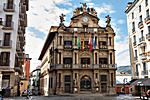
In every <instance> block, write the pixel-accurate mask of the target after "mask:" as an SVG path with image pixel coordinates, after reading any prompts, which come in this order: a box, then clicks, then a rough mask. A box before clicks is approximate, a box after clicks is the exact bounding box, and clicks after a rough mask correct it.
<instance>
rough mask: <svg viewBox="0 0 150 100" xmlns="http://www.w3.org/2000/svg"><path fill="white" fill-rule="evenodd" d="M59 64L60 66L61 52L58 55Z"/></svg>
mask: <svg viewBox="0 0 150 100" xmlns="http://www.w3.org/2000/svg"><path fill="white" fill-rule="evenodd" d="M59 64H61V52H60V53H59Z"/></svg>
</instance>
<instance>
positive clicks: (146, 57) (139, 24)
mask: <svg viewBox="0 0 150 100" xmlns="http://www.w3.org/2000/svg"><path fill="white" fill-rule="evenodd" d="M125 12H126V14H127V24H128V33H129V47H130V56H131V65H132V69H133V78H134V79H135V78H136V79H139V78H150V67H149V66H150V0H134V2H129V3H128V6H127V8H126V11H125Z"/></svg>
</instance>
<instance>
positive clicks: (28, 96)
mask: <svg viewBox="0 0 150 100" xmlns="http://www.w3.org/2000/svg"><path fill="white" fill-rule="evenodd" d="M29 98H30V90H29V89H27V99H29Z"/></svg>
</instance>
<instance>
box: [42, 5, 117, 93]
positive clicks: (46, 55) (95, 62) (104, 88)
mask: <svg viewBox="0 0 150 100" xmlns="http://www.w3.org/2000/svg"><path fill="white" fill-rule="evenodd" d="M64 17H65V15H63V14H62V15H61V16H60V25H59V26H52V27H51V29H50V31H49V34H48V37H47V39H46V42H45V44H44V46H43V49H42V51H41V54H40V57H39V60H41V78H40V80H41V83H40V85H41V86H40V90H41V93H42V94H43V95H49V94H63V93H87V92H90V93H107V94H115V81H116V79H115V77H116V75H115V71H116V64H115V50H114V36H115V33H114V30H113V29H112V27H111V25H110V21H111V18H110V17H109V15H108V16H106V27H101V26H100V25H99V24H98V22H99V18H98V17H97V12H96V11H95V9H94V8H88V7H87V5H86V3H83V7H81V8H77V9H75V11H74V14H73V17H72V18H71V22H70V26H68V27H67V26H65V25H64V21H65V20H64Z"/></svg>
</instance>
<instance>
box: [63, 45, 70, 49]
mask: <svg viewBox="0 0 150 100" xmlns="http://www.w3.org/2000/svg"><path fill="white" fill-rule="evenodd" d="M64 49H72V45H64Z"/></svg>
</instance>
